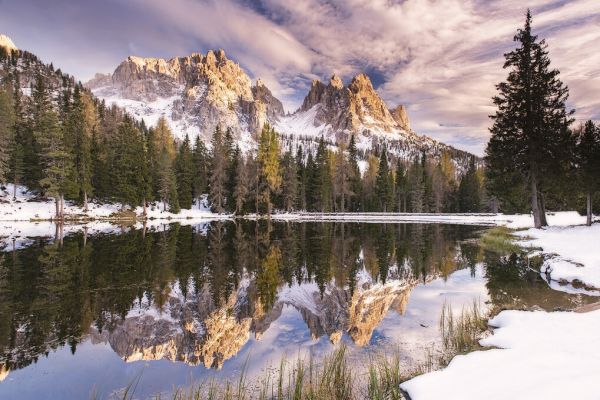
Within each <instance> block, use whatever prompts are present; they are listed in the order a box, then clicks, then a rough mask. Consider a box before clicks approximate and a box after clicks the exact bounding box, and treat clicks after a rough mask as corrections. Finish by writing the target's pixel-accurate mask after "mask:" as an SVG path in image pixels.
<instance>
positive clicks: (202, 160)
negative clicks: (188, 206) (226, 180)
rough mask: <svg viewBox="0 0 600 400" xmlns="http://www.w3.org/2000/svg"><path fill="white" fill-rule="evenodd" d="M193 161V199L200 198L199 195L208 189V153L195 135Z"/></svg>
mask: <svg viewBox="0 0 600 400" xmlns="http://www.w3.org/2000/svg"><path fill="white" fill-rule="evenodd" d="M192 158H193V162H194V176H193V181H192V185H193V189H194V199H196V200H197V201H199V200H200V196H202V195H203V194H205V193H206V192H207V189H208V167H209V154H208V150H207V149H206V146H205V145H204V142H203V141H202V139H201V138H200V136H197V137H196V142H195V144H194V152H193V154H192Z"/></svg>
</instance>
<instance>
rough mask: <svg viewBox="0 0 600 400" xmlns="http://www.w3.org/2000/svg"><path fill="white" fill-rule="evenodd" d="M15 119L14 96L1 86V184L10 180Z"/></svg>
mask: <svg viewBox="0 0 600 400" xmlns="http://www.w3.org/2000/svg"><path fill="white" fill-rule="evenodd" d="M14 120H15V118H14V107H13V98H12V96H11V94H10V93H9V92H8V91H7V90H4V89H3V88H2V87H0V184H3V183H6V182H8V180H9V178H8V173H9V168H10V155H11V154H10V149H11V147H12V143H13V142H14V140H15V137H14V124H15V121H14Z"/></svg>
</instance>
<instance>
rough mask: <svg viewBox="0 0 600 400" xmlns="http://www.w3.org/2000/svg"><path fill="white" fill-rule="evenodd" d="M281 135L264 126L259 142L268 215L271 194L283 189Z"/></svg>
mask: <svg viewBox="0 0 600 400" xmlns="http://www.w3.org/2000/svg"><path fill="white" fill-rule="evenodd" d="M279 153H280V148H279V135H278V134H277V132H276V131H275V129H274V128H272V127H271V126H270V125H269V124H265V125H264V126H263V129H262V132H261V135H260V139H259V142H258V160H259V162H260V166H261V175H262V177H263V179H264V181H265V183H266V184H265V185H264V189H265V190H264V192H263V196H262V197H263V200H264V201H265V203H266V205H267V214H269V215H270V214H271V208H272V202H271V194H272V193H276V192H277V191H279V189H280V187H281V181H282V176H281V166H280V164H279Z"/></svg>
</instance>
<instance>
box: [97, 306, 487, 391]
mask: <svg viewBox="0 0 600 400" xmlns="http://www.w3.org/2000/svg"><path fill="white" fill-rule="evenodd" d="M487 317H488V315H487V314H486V313H484V312H482V311H481V308H480V306H479V303H478V302H473V305H472V306H471V307H465V308H463V309H462V311H461V313H460V314H457V315H455V313H454V312H453V310H452V307H451V306H450V305H449V304H444V306H443V308H442V313H441V316H440V321H439V329H440V334H441V338H442V348H441V350H440V351H439V352H434V351H432V350H428V351H427V354H426V355H425V359H424V361H422V362H421V363H418V364H417V365H416V366H415V367H414V368H413V369H412V370H410V371H408V373H407V371H406V370H405V369H403V366H402V363H401V359H400V351H399V349H396V350H395V351H393V352H392V354H391V355H388V354H377V355H373V356H371V357H370V358H369V362H368V365H367V366H366V367H367V368H366V373H365V370H364V369H362V368H361V367H358V368H357V367H354V366H353V365H351V363H350V361H349V358H348V349H347V347H346V346H345V345H343V344H342V345H341V346H339V347H338V348H337V349H335V350H334V351H333V352H331V353H330V354H328V355H327V356H325V357H324V358H323V360H320V363H319V364H318V365H317V363H316V362H315V360H314V359H313V358H312V357H310V358H308V359H305V358H298V359H297V360H296V361H293V362H289V361H288V360H287V359H286V358H285V357H284V358H282V359H281V361H280V363H279V366H278V368H276V370H275V372H274V373H266V374H265V375H264V376H263V377H262V378H260V379H258V380H257V381H249V380H248V379H247V374H246V372H247V366H248V361H249V360H246V363H245V364H244V367H243V368H242V372H241V374H240V377H239V378H238V379H237V381H234V382H231V381H228V382H219V381H216V380H214V379H213V380H211V381H206V382H202V383H200V384H196V385H192V386H190V387H189V388H187V389H182V388H180V389H176V390H175V391H174V392H173V394H171V395H169V396H167V397H164V396H161V395H157V396H155V397H154V399H156V400H159V399H172V400H251V399H258V400H362V399H371V400H400V399H405V398H406V397H404V394H403V393H402V391H401V390H400V384H401V383H402V382H404V381H406V380H408V379H410V378H413V377H415V376H417V375H421V374H424V373H427V372H431V371H433V370H436V369H439V368H442V367H444V366H446V365H447V364H448V363H449V362H450V360H451V359H452V358H453V357H454V356H455V355H457V354H462V353H467V352H469V351H472V350H475V349H477V348H479V345H478V338H479V337H480V335H481V333H482V332H483V331H485V330H486V329H487ZM359 370H360V371H361V373H360V374H359ZM138 383H139V377H137V378H136V380H135V381H134V382H132V384H130V385H128V386H127V388H126V389H125V391H124V393H123V397H122V399H123V400H129V399H132V398H133V392H135V388H136V387H137V385H138ZM95 397H97V396H94V398H95Z"/></svg>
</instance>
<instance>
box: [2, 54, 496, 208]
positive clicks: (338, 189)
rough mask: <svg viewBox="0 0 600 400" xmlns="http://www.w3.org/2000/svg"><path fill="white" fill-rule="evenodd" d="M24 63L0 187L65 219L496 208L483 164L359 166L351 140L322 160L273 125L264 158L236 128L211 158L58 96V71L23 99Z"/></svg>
mask: <svg viewBox="0 0 600 400" xmlns="http://www.w3.org/2000/svg"><path fill="white" fill-rule="evenodd" d="M1 51H2V50H1V49H0V53H1ZM0 55H1V54H0ZM25 57H33V56H31V55H29V53H21V52H16V51H13V52H12V53H11V54H7V53H6V52H5V53H4V54H3V55H1V61H2V63H3V70H4V71H5V75H4V77H3V80H2V86H1V88H0V115H2V119H1V120H2V124H1V126H0V140H1V143H0V147H1V148H2V151H1V152H0V182H2V183H14V184H15V187H16V185H24V186H26V187H27V188H29V189H30V190H33V191H35V192H38V193H39V194H40V195H41V196H46V197H52V198H54V199H55V200H56V207H57V209H56V213H57V217H59V218H60V217H61V216H62V214H63V204H64V200H65V199H68V200H72V201H75V202H79V203H81V204H82V206H83V208H84V210H87V204H88V201H89V199H91V198H94V199H97V200H99V201H111V202H120V203H122V204H124V205H128V206H131V207H137V206H146V205H147V204H149V203H151V202H155V201H160V202H162V205H163V207H165V208H167V207H168V209H169V211H171V212H174V213H177V212H179V210H180V209H181V208H186V209H189V208H192V207H194V206H197V205H199V204H200V202H201V200H203V199H204V198H205V197H206V195H207V197H208V203H209V204H210V206H211V208H212V210H213V211H215V212H230V213H233V212H235V213H237V214H243V213H250V212H252V213H271V212H272V211H273V210H281V211H287V212H289V211H297V210H306V211H321V212H344V211H399V212H459V211H463V212H477V211H482V210H484V209H485V207H486V204H485V196H484V195H483V194H484V191H483V190H482V187H483V173H482V171H481V170H478V168H477V163H476V160H475V158H474V157H473V159H472V160H471V162H470V167H469V168H468V170H467V171H466V172H461V171H457V168H456V165H455V162H454V161H453V159H452V157H451V154H450V153H447V152H446V153H442V154H441V156H440V157H439V158H437V159H433V158H428V157H427V154H426V153H425V152H423V153H422V154H421V155H420V156H417V157H415V158H414V159H412V160H402V159H398V158H397V157H395V156H393V155H391V154H389V153H388V151H387V149H386V147H385V144H384V145H383V146H381V147H380V148H377V149H374V150H373V151H372V152H371V153H370V154H367V155H366V160H361V159H359V151H358V149H357V147H356V142H355V138H354V137H353V136H351V137H350V138H349V140H348V141H347V143H346V142H339V143H337V146H331V145H328V144H327V142H326V140H325V138H324V137H321V138H320V140H319V143H318V146H317V148H316V150H314V151H313V150H312V149H311V147H308V146H307V148H306V150H305V148H303V146H302V144H299V145H298V146H296V147H295V148H294V149H292V148H288V149H283V148H282V145H281V139H280V137H279V135H278V133H277V132H276V131H275V129H274V128H272V127H270V126H269V125H265V126H264V128H263V129H262V132H261V133H260V134H259V135H258V138H257V147H256V148H255V149H250V151H246V152H242V151H241V150H240V148H239V147H238V146H237V144H236V140H235V138H234V137H233V134H232V131H231V130H230V129H227V128H225V129H220V128H217V129H216V130H215V132H214V134H213V135H212V139H211V142H210V146H207V145H205V143H204V142H203V140H202V139H201V138H199V137H198V138H196V139H195V140H194V143H192V142H191V141H190V139H189V138H187V137H186V138H185V139H184V140H182V141H181V142H177V141H176V140H175V139H174V136H173V134H172V132H171V131H170V129H169V126H168V124H167V122H166V120H165V119H164V118H160V119H159V120H158V123H157V124H156V126H153V127H147V126H146V125H145V124H144V122H143V121H142V122H138V121H136V120H134V119H133V118H132V117H130V116H129V115H128V114H127V113H125V112H124V111H123V110H122V109H120V108H118V107H115V106H112V107H108V106H106V104H105V103H104V102H102V101H98V100H97V99H96V98H95V97H94V96H93V95H92V94H91V93H90V92H89V91H88V90H86V89H85V88H83V87H82V85H81V84H80V83H76V82H74V80H73V79H72V78H70V77H68V76H64V75H61V74H60V73H59V75H58V79H59V80H62V83H61V84H60V85H56V84H51V83H53V82H54V80H56V79H57V78H56V73H55V71H53V70H51V71H50V72H49V71H43V69H41V70H40V68H38V69H37V71H36V73H35V75H34V77H33V78H31V77H30V80H31V81H32V82H31V88H30V89H29V91H30V96H24V95H23V91H22V85H21V81H20V74H21V73H20V71H21V70H23V64H24V63H27V62H31V61H28V60H27V59H24V58H25ZM34 60H35V59H34ZM313 147H314V146H313ZM362 154H363V155H364V152H363V153H362ZM361 164H363V165H365V167H364V168H363V171H362V173H361V169H360V168H359V166H360V165H361Z"/></svg>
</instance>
